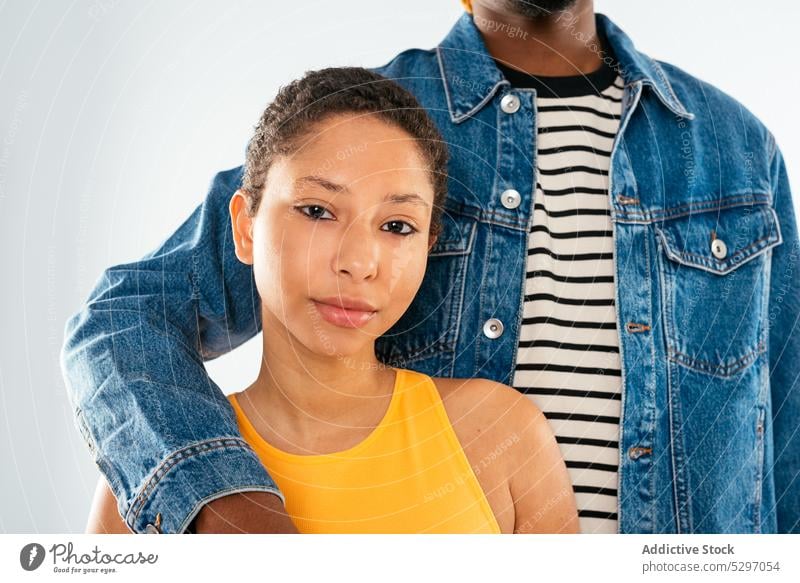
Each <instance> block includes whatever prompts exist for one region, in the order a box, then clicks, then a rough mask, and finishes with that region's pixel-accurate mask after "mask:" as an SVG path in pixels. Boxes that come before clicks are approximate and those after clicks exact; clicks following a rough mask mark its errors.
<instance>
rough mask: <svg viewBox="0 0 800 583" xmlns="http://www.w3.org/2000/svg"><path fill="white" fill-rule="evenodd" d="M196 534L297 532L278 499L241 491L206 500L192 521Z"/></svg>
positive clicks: (265, 494)
mask: <svg viewBox="0 0 800 583" xmlns="http://www.w3.org/2000/svg"><path fill="white" fill-rule="evenodd" d="M192 524H193V525H194V531H195V532H196V533H197V534H212V533H214V534H243V533H244V534H246V533H297V528H295V526H294V523H293V522H292V520H291V518H289V515H288V514H286V509H285V508H284V506H283V502H282V501H281V499H280V498H279V497H278V496H276V495H275V494H270V493H269V492H241V493H238V494H231V495H230V496H224V497H222V498H218V499H216V500H213V501H212V502H209V503H208V504H206V505H205V506H204V507H203V509H202V510H200V512H199V513H198V514H197V517H196V518H195V519H194V522H193V523H192Z"/></svg>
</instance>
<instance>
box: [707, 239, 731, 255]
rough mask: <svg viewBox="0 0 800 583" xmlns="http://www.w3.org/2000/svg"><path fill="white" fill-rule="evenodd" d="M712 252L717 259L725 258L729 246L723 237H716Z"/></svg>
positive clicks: (712, 243) (712, 244)
mask: <svg viewBox="0 0 800 583" xmlns="http://www.w3.org/2000/svg"><path fill="white" fill-rule="evenodd" d="M711 253H713V254H714V257H716V258H717V259H725V257H726V256H727V255H728V246H727V245H726V244H725V241H723V240H722V239H714V240H713V241H712V242H711Z"/></svg>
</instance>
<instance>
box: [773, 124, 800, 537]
mask: <svg viewBox="0 0 800 583" xmlns="http://www.w3.org/2000/svg"><path fill="white" fill-rule="evenodd" d="M772 143H773V154H772V160H771V183H772V193H773V204H774V207H775V211H776V213H777V215H778V219H779V221H780V228H781V234H782V236H783V245H778V246H777V247H776V248H775V250H774V254H773V256H772V269H771V274H770V300H769V323H770V332H769V368H770V387H771V392H772V395H771V396H772V423H773V440H774V442H773V446H774V447H773V452H774V472H775V475H774V478H775V500H776V504H777V519H778V532H781V533H800V292H799V291H798V290H800V241H799V240H798V232H797V219H796V217H795V213H794V208H793V204H792V195H791V191H790V189H789V179H788V176H787V174H786V165H785V163H784V161H783V156H782V155H781V152H780V150H779V149H778V148H777V146H776V145H775V144H774V138H773V139H772Z"/></svg>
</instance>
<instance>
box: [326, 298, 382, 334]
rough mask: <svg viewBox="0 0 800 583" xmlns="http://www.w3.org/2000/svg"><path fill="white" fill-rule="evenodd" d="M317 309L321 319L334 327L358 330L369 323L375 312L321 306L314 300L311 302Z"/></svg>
mask: <svg viewBox="0 0 800 583" xmlns="http://www.w3.org/2000/svg"><path fill="white" fill-rule="evenodd" d="M311 301H312V302H314V305H315V306H316V308H317V311H318V312H319V313H320V315H321V316H322V318H323V319H324V320H325V321H326V322H330V323H331V324H333V325H334V326H340V327H342V328H360V327H361V326H363V325H364V324H366V323H367V322H369V321H370V320H371V319H372V318H373V316H375V314H376V313H377V312H364V311H361V310H348V309H345V308H342V307H340V306H332V305H330V304H323V303H322V302H318V301H316V300H311Z"/></svg>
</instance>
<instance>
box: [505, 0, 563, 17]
mask: <svg viewBox="0 0 800 583" xmlns="http://www.w3.org/2000/svg"><path fill="white" fill-rule="evenodd" d="M576 2H577V0H500V4H502V5H503V7H504V8H505V9H506V10H507V11H509V12H512V13H514V14H519V15H520V16H525V17H526V18H542V17H547V16H550V15H551V14H554V13H556V12H560V11H562V10H566V9H567V8H570V7H572V5H574V4H575V3H576Z"/></svg>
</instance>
